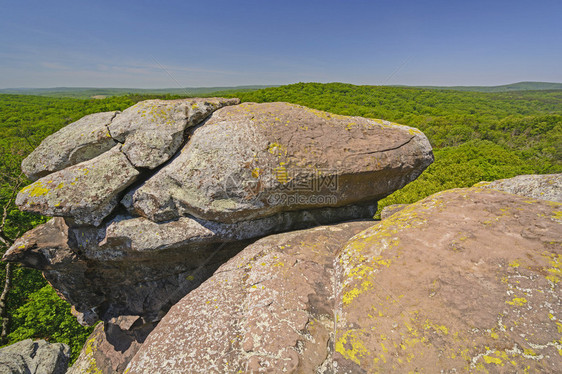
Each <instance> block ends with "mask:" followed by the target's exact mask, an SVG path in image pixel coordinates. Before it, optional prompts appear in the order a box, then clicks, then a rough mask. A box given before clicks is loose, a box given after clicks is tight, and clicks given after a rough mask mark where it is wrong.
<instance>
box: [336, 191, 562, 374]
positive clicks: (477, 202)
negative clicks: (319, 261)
mask: <svg viewBox="0 0 562 374" xmlns="http://www.w3.org/2000/svg"><path fill="white" fill-rule="evenodd" d="M561 212H562V204H558V203H553V202H546V201H540V200H529V198H525V197H520V196H517V195H509V194H505V193H501V192H497V191H491V190H485V189H478V188H473V189H458V190H450V191H445V192H442V193H438V194H435V195H433V196H430V197H428V198H426V199H424V200H422V201H421V202H418V203H416V204H412V205H411V206H409V207H407V208H405V209H403V210H402V211H400V212H399V213H396V214H394V215H393V216H391V217H390V218H387V219H386V220H383V221H381V223H380V224H379V225H377V226H373V227H372V228H370V229H368V230H366V231H364V232H362V233H361V234H359V235H357V236H355V237H354V238H353V239H352V240H350V241H349V243H348V244H347V246H346V247H345V249H344V250H343V251H342V252H341V254H340V255H339V256H338V258H337V262H338V264H340V265H339V266H338V268H337V270H338V273H337V277H336V279H338V284H337V287H336V288H337V289H338V291H339V292H340V293H339V295H338V300H339V309H338V310H337V311H336V312H337V320H338V323H337V326H336V327H337V330H336V331H337V332H336V337H335V351H336V353H335V355H334V357H333V362H334V365H335V366H337V368H338V373H357V372H369V373H372V372H411V371H436V372H439V371H441V372H468V371H474V372H480V371H482V372H488V371H489V372H523V371H525V370H527V371H530V372H555V371H557V370H558V368H560V367H562V356H561V355H560V348H562V345H561V341H560V337H561V336H560V326H561V325H560V322H559V321H560V319H561V318H562V314H561V310H562V308H561V306H562V300H561V296H562V294H561V291H560V285H559V282H560V279H561V264H562V216H561Z"/></svg>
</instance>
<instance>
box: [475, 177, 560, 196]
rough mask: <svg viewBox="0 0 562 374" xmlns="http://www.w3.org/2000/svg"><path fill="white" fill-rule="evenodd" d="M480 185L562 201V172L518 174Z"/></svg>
mask: <svg viewBox="0 0 562 374" xmlns="http://www.w3.org/2000/svg"><path fill="white" fill-rule="evenodd" d="M478 186H482V187H485V188H491V189H493V190H498V191H504V192H509V193H513V194H517V195H522V196H528V197H532V198H534V199H541V200H550V201H557V202H559V203H562V174H542V175H540V174H539V175H518V176H516V177H513V178H509V179H500V180H497V181H494V182H480V183H479V184H478Z"/></svg>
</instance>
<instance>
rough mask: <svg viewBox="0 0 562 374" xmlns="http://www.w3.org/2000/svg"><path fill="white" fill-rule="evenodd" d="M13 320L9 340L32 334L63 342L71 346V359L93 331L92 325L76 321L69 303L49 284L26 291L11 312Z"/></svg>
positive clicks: (38, 337)
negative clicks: (22, 301)
mask: <svg viewBox="0 0 562 374" xmlns="http://www.w3.org/2000/svg"><path fill="white" fill-rule="evenodd" d="M13 320H14V323H15V325H16V326H18V327H17V328H16V329H15V330H14V331H13V332H12V333H11V334H10V335H9V338H10V341H11V342H17V341H20V340H23V339H28V338H31V339H45V340H47V341H49V342H51V343H55V342H56V343H65V344H68V345H69V346H70V349H71V355H72V358H71V360H72V362H74V360H76V358H77V357H78V355H79V353H80V350H81V349H82V345H83V344H84V342H85V341H86V338H87V337H88V335H90V334H91V332H92V331H93V327H83V326H81V325H79V324H78V322H76V318H74V316H72V315H71V314H70V305H69V304H68V303H67V302H66V301H64V300H62V299H61V298H60V297H59V296H58V295H57V294H56V292H55V290H54V289H53V288H52V287H51V286H50V285H46V286H44V287H43V288H41V289H39V290H38V291H36V292H33V293H32V294H31V295H29V299H28V302H27V303H26V304H25V305H23V306H21V307H20V308H18V309H17V310H16V311H15V313H14V314H13Z"/></svg>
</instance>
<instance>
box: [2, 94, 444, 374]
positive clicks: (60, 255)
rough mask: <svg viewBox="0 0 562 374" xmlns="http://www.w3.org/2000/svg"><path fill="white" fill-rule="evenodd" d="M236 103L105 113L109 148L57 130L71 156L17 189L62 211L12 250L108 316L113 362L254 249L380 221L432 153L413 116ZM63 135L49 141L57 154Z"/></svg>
mask: <svg viewBox="0 0 562 374" xmlns="http://www.w3.org/2000/svg"><path fill="white" fill-rule="evenodd" d="M237 103H238V100H237V99H216V98H213V99H185V100H173V101H162V100H151V101H146V102H142V103H139V104H137V105H135V106H133V107H131V108H129V109H127V110H125V111H124V112H123V113H116V114H115V115H114V116H113V117H112V118H109V117H108V118H106V119H105V120H104V121H101V120H100V121H98V122H96V123H98V124H99V126H98V127H99V128H100V129H102V130H103V129H104V128H105V130H107V131H108V133H109V135H110V137H111V138H112V141H113V142H117V143H119V144H117V145H115V144H114V143H111V142H110V143H111V144H114V145H113V146H111V148H110V149H109V150H106V151H105V152H102V153H101V154H99V155H98V154H97V153H96V152H93V151H92V152H90V151H88V152H82V154H81V156H80V157H74V156H70V154H71V153H72V152H74V153H76V152H78V151H77V149H81V148H80V147H82V148H85V149H93V148H96V146H94V145H96V144H97V143H96V141H97V140H96V139H97V138H92V139H89V140H85V141H84V142H83V143H80V141H81V138H80V137H77V138H76V136H74V135H75V134H76V132H72V131H71V129H67V130H61V131H62V134H63V135H64V134H65V131H66V133H68V134H71V135H69V139H68V141H67V143H64V147H63V148H64V149H63V150H62V151H61V154H62V155H63V156H62V157H61V160H59V161H57V163H56V166H53V167H50V168H49V169H48V172H49V173H50V174H48V175H46V176H43V177H42V178H41V179H39V180H37V181H36V182H34V183H33V184H31V185H30V186H28V187H26V188H24V189H23V190H22V191H21V192H20V193H19V194H18V196H17V199H16V202H17V204H18V205H19V206H20V207H21V208H22V209H24V210H28V211H33V212H37V213H41V214H45V215H51V216H55V217H56V218H55V219H53V220H51V221H49V222H48V223H46V224H44V225H42V226H39V227H37V228H35V229H33V230H31V231H29V232H28V233H26V234H24V235H23V237H22V238H20V239H18V240H17V241H16V242H15V243H14V245H13V246H12V247H11V248H9V250H8V251H7V252H6V254H5V255H4V257H3V260H5V261H16V262H20V263H22V264H24V265H25V266H30V267H33V268H36V269H40V270H41V271H42V272H43V274H44V276H45V278H46V279H47V280H48V281H49V283H50V284H51V285H52V286H53V287H54V288H55V289H56V290H57V291H58V292H59V294H60V295H62V296H63V297H64V298H65V299H66V300H67V301H69V302H70V303H71V305H72V308H73V312H74V314H75V315H76V316H77V318H78V321H79V322H80V323H82V324H85V325H92V324H94V323H95V322H96V321H98V320H102V321H103V322H104V331H105V332H104V334H105V335H102V333H100V332H99V331H98V335H95V336H97V338H96V339H97V340H96V339H95V341H96V342H97V343H96V344H97V346H100V347H103V348H102V349H101V350H99V352H98V354H97V355H96V362H98V363H100V367H103V368H104V369H102V371H103V373H110V372H112V371H117V372H119V371H121V370H122V368H123V366H124V365H125V364H126V363H127V362H128V360H129V358H130V357H131V356H132V355H133V354H134V353H135V352H136V349H137V348H138V346H139V345H140V344H141V342H142V340H143V338H144V336H146V334H147V333H148V331H150V329H151V328H152V327H153V326H154V325H155V324H156V323H157V322H158V321H159V320H160V319H161V318H162V317H163V316H164V315H165V314H166V312H167V311H168V310H169V308H170V307H172V306H173V305H174V304H175V303H176V302H178V301H179V300H181V299H182V298H183V297H184V296H185V295H186V294H187V293H189V292H190V291H191V290H193V289H196V288H197V287H198V286H199V285H200V284H201V283H202V282H204V281H205V280H206V279H207V278H209V277H210V276H211V275H212V274H213V273H214V272H215V270H216V269H217V268H218V267H219V266H220V265H222V264H223V263H225V262H226V261H227V260H228V259H230V258H232V257H233V256H234V255H236V254H237V253H238V252H240V251H241V250H242V249H243V248H244V247H246V246H248V245H249V244H251V243H252V242H254V241H255V240H257V239H259V238H261V237H263V236H266V235H271V234H276V233H280V232H285V231H291V230H296V229H305V228H310V227H313V226H318V225H327V224H333V223H338V222H343V221H349V220H355V219H370V218H371V217H372V216H373V215H374V213H375V211H376V206H377V200H378V199H380V198H382V197H384V196H386V195H388V194H390V193H391V192H393V191H394V190H396V189H398V188H401V187H402V186H403V185H405V184H406V183H408V182H410V181H412V180H413V179H415V178H416V177H417V176H418V175H419V174H420V173H421V172H422V171H423V170H424V169H425V168H426V167H427V166H428V165H429V164H430V163H431V162H432V160H433V155H432V153H431V147H430V146H429V142H428V141H427V139H426V138H425V136H424V135H423V134H422V133H420V132H419V131H418V130H416V129H413V128H410V127H405V126H400V125H397V124H393V123H390V122H386V121H379V120H369V119H365V118H357V117H343V116H336V115H331V114H329V113H325V112H319V111H315V110H311V109H308V108H305V107H301V106H297V105H291V104H286V103H271V104H244V105H235V104H237ZM225 106H226V107H225ZM229 108H232V109H231V110H229ZM213 111H214V113H213ZM211 113H213V114H211ZM104 118H105V117H104ZM108 121H109V123H108ZM79 122H80V121H79ZM102 122H103V123H102ZM89 124H90V122H89V120H88V121H87V120H86V119H84V120H83V121H82V122H81V125H80V126H81V127H80V126H78V125H75V126H74V127H80V129H83V128H84V129H85V128H87V127H88V126H89ZM96 126H97V125H96ZM93 127H95V126H93ZM96 128H97V127H96ZM105 130H104V131H105ZM73 131H74V130H73ZM84 131H85V130H84ZM96 131H97V130H96ZM99 131H101V130H99ZM72 134H74V135H72ZM100 134H101V132H100ZM57 136H58V137H57ZM57 136H55V137H54V139H55V140H56V139H60V137H61V135H57ZM73 136H74V138H73ZM105 137H107V134H105ZM57 141H58V140H57ZM57 141H52V140H49V141H48V142H46V143H45V145H44V146H42V147H43V148H46V147H52V148H54V149H55V151H54V152H55V153H56V149H57ZM61 143H62V141H61ZM107 147H108V148H109V145H108V146H107ZM96 149H98V151H100V152H101V149H102V147H98V148H96ZM45 154H46V153H45ZM45 157H46V156H45ZM78 161H81V162H79V163H75V162H78ZM37 162H39V161H38V160H37V159H35V160H31V159H30V160H29V161H26V163H30V164H34V163H37ZM74 163H75V164H74ZM58 168H62V169H61V170H56V169H58ZM38 169H41V167H38ZM41 170H42V169H41ZM350 230H351V229H350ZM122 317H123V318H125V317H126V319H127V321H133V320H134V321H135V322H134V323H133V324H132V325H131V326H128V322H123V321H120V320H119V318H122ZM116 326H117V327H116ZM139 326H140V327H142V329H141V330H142V334H145V335H142V334H141V335H142V336H141V335H139V334H140V333H139V331H141V330H139V328H140V327H139ZM131 329H132V330H131ZM116 331H119V334H117V333H115V332H116ZM98 338H99V339H98ZM110 346H111V347H113V348H111V347H110ZM124 347H125V348H124ZM127 347H128V348H127ZM271 349H273V348H271ZM90 353H91V352H90ZM87 355H88V352H86V351H84V352H83V355H82V356H84V357H82V358H81V359H80V360H79V362H81V364H80V365H79V366H77V367H82V366H81V365H82V364H83V365H87V363H88V362H90V361H88V359H86V357H85V356H87ZM76 370H78V369H76Z"/></svg>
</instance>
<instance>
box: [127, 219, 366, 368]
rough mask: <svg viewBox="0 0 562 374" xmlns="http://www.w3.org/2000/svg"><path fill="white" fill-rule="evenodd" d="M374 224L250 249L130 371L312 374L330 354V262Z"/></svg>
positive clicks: (157, 333)
mask: <svg viewBox="0 0 562 374" xmlns="http://www.w3.org/2000/svg"><path fill="white" fill-rule="evenodd" d="M372 224H373V222H372V221H366V222H365V221H363V222H350V223H343V224H339V225H333V226H321V227H317V228H313V229H308V230H303V231H293V232H290V233H285V234H279V235H273V236H269V237H267V238H264V239H261V240H259V241H257V242H256V243H254V244H252V245H251V246H249V247H247V248H246V249H245V250H244V251H243V252H241V253H240V254H239V255H237V256H236V257H234V258H233V259H231V260H230V261H229V262H228V263H227V264H225V265H223V266H222V267H221V268H219V269H218V270H217V272H216V273H215V275H214V276H213V277H212V278H210V279H209V280H208V281H207V282H205V283H203V284H202V285H201V286H200V287H199V288H197V289H196V290H194V291H192V292H191V293H190V294H188V295H187V296H186V297H185V298H184V299H182V300H181V301H180V302H179V303H177V304H176V305H174V307H173V308H172V309H171V310H170V312H169V313H168V314H167V315H166V317H164V319H163V320H162V321H161V322H160V323H159V325H158V326H157V327H156V329H155V330H154V331H153V332H152V333H151V334H150V335H149V337H148V338H147V340H146V341H145V343H144V344H143V346H142V347H141V348H140V350H139V352H138V353H137V355H136V356H135V358H134V359H133V361H132V362H131V363H130V365H129V368H128V371H127V373H128V374H133V373H155V372H167V373H236V372H239V371H242V372H254V373H258V372H265V371H269V372H279V373H280V372H289V373H291V372H302V373H313V372H314V370H315V368H317V367H319V366H321V365H322V364H323V362H324V360H325V359H326V357H327V355H328V354H329V351H328V349H329V346H330V344H329V339H330V335H331V334H332V330H333V324H334V319H333V309H334V302H335V299H334V297H333V290H332V288H331V287H330V284H331V280H332V278H333V276H334V269H333V258H334V256H335V254H336V252H337V251H338V249H341V247H342V246H343V245H344V243H345V242H346V241H347V239H349V238H350V237H351V236H352V235H353V234H355V233H358V232H359V231H361V230H363V229H365V228H367V227H369V226H370V225H372ZM211 352H212V353H211Z"/></svg>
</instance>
